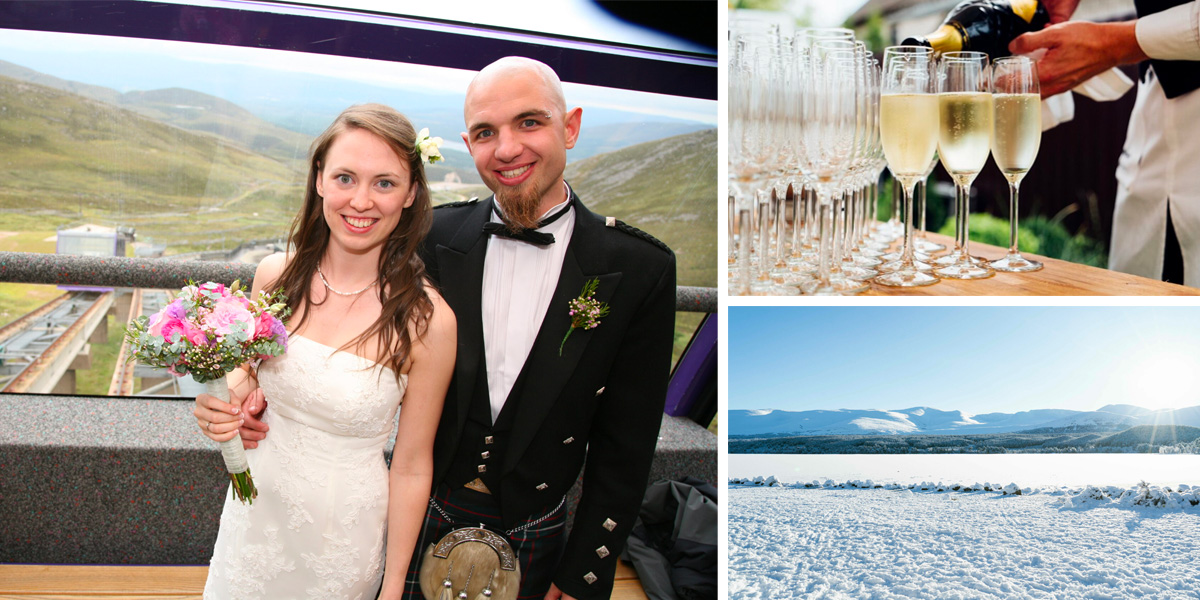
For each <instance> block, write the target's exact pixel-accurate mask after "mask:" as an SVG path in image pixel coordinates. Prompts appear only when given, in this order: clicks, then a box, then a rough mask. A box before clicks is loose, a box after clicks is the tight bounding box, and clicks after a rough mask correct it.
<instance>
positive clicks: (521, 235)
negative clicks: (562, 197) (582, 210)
mask: <svg viewBox="0 0 1200 600" xmlns="http://www.w3.org/2000/svg"><path fill="white" fill-rule="evenodd" d="M568 210H571V205H570V204H567V205H566V206H564V207H563V208H562V210H560V211H558V212H556V213H554V214H552V215H550V216H549V217H546V218H545V219H542V220H541V221H538V224H537V228H535V229H521V230H519V231H516V232H514V231H511V230H510V229H509V228H508V226H507V225H505V224H504V223H496V222H494V221H489V222H487V223H484V224H483V233H484V235H498V236H500V237H503V238H508V239H510V240H517V241H521V242H528V243H530V244H535V245H538V246H549V245H550V244H553V243H554V234H551V233H543V232H541V231H536V229H541V228H542V227H545V226H547V225H549V224H551V223H553V222H555V221H557V220H558V219H559V218H561V217H562V216H563V215H565V214H567V211H568Z"/></svg>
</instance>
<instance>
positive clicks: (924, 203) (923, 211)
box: [917, 179, 928, 238]
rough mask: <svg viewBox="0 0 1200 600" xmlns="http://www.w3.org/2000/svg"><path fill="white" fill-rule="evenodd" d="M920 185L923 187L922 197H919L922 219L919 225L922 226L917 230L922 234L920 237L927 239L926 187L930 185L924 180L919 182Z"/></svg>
mask: <svg viewBox="0 0 1200 600" xmlns="http://www.w3.org/2000/svg"><path fill="white" fill-rule="evenodd" d="M918 185H920V186H921V195H920V196H919V197H920V202H921V219H920V221H919V223H920V225H921V226H920V227H918V228H917V230H918V231H919V232H920V235H921V237H922V238H923V237H925V206H926V205H927V204H928V203H927V202H926V200H927V197H926V195H925V194H926V190H925V187H926V186H927V185H928V182H927V181H926V180H924V179H922V180H921V181H919V182H918Z"/></svg>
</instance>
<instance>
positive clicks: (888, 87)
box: [875, 46, 939, 287]
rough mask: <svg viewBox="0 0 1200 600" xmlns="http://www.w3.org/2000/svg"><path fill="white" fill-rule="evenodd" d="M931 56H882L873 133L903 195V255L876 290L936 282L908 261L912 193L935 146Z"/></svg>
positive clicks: (925, 52) (907, 51)
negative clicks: (879, 139)
mask: <svg viewBox="0 0 1200 600" xmlns="http://www.w3.org/2000/svg"><path fill="white" fill-rule="evenodd" d="M933 64H934V60H933V50H932V49H930V48H925V47H922V46H892V47H890V48H887V49H886V50H884V54H883V81H882V83H881V96H880V99H879V106H880V108H879V132H880V135H881V137H882V139H883V153H884V155H885V156H886V157H887V160H888V169H890V170H891V171H892V175H894V176H895V177H896V180H897V181H899V182H900V185H901V190H903V193H904V250H903V252H902V253H901V255H900V260H899V261H898V262H899V264H898V265H896V266H895V268H894V269H893V270H891V272H889V273H885V274H883V275H880V276H879V277H876V278H875V282H876V283H879V284H881V285H888V286H898V287H915V286H922V285H932V284H935V283H937V282H938V281H939V279H938V278H937V277H936V276H933V275H930V274H928V273H925V272H922V271H921V269H920V268H918V267H919V265H917V264H916V261H915V259H914V258H913V226H912V225H913V223H912V222H913V217H912V200H913V187H914V186H916V184H917V180H919V179H920V178H921V177H922V176H923V175H924V174H925V170H926V169H927V168H929V163H930V161H932V160H933V153H934V151H935V150H936V149H937V142H938V97H937V94H935V93H934V91H935V88H934V85H933Z"/></svg>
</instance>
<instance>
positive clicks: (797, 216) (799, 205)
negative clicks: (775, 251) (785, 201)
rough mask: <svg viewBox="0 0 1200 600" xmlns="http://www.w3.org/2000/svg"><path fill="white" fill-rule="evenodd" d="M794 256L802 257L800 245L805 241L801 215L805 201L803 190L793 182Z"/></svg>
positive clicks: (792, 253) (792, 254) (792, 255)
mask: <svg viewBox="0 0 1200 600" xmlns="http://www.w3.org/2000/svg"><path fill="white" fill-rule="evenodd" d="M791 190H792V252H791V254H790V256H791V257H792V258H800V246H801V244H803V243H804V229H803V227H804V225H803V220H802V217H801V215H803V214H804V212H803V202H801V201H800V198H802V197H803V196H802V195H801V191H800V190H799V189H798V188H797V187H796V184H795V183H793V184H792V188H791Z"/></svg>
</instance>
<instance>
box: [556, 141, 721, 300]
mask: <svg viewBox="0 0 1200 600" xmlns="http://www.w3.org/2000/svg"><path fill="white" fill-rule="evenodd" d="M566 178H567V180H568V181H570V182H571V185H572V186H574V187H575V189H576V190H578V191H579V195H580V197H581V198H582V199H583V201H584V203H586V204H587V205H588V207H589V208H591V209H592V210H593V211H595V212H597V213H599V214H602V215H605V216H612V217H616V218H618V219H620V220H622V221H624V222H626V223H628V224H630V225H633V226H634V227H637V228H638V229H642V230H644V231H647V232H649V233H650V234H651V235H653V236H655V237H657V238H658V239H660V240H662V241H663V242H665V243H666V244H667V245H668V246H670V247H671V249H672V250H674V251H675V255H676V258H677V260H678V282H679V285H702V286H713V285H716V281H717V273H716V270H717V269H716V265H717V236H718V234H717V204H718V203H717V202H716V199H717V130H716V129H706V130H704V131H697V132H694V133H689V134H685V135H678V136H675V137H671V138H666V139H662V140H655V141H653V142H646V143H643V144H638V145H635V146H631V147H629V148H623V149H621V150H618V151H615V152H610V153H607V154H601V155H599V156H593V157H592V158H588V159H585V160H581V161H576V162H573V163H571V164H569V165H567V170H566Z"/></svg>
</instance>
